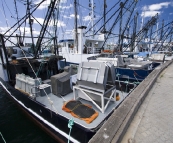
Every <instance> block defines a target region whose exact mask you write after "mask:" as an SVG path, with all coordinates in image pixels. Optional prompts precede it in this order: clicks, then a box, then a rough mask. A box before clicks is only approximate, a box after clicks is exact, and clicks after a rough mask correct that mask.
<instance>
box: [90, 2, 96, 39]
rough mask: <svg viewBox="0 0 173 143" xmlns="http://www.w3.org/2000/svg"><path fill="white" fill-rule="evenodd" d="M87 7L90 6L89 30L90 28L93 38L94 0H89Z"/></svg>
mask: <svg viewBox="0 0 173 143" xmlns="http://www.w3.org/2000/svg"><path fill="white" fill-rule="evenodd" d="M89 7H91V12H90V16H91V27H92V28H91V30H92V35H93V38H94V32H95V30H94V18H95V14H94V9H95V5H94V1H93V0H91V1H90V0H89Z"/></svg>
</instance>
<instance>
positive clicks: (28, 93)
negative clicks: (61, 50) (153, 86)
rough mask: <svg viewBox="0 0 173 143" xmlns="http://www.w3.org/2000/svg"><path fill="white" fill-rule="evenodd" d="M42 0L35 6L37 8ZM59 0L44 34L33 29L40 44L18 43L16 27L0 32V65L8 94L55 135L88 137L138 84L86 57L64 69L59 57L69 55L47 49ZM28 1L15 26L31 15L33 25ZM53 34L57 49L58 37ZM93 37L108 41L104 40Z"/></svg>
mask: <svg viewBox="0 0 173 143" xmlns="http://www.w3.org/2000/svg"><path fill="white" fill-rule="evenodd" d="M27 2H29V1H27ZM27 4H29V3H27ZM40 4H41V2H40V3H39V4H37V5H35V7H32V8H33V11H34V10H35V8H37V6H39V5H40ZM57 5H58V1H56V0H52V1H51V3H50V5H49V6H48V12H47V14H46V18H45V19H44V22H43V26H42V27H41V31H40V35H39V36H38V37H34V36H33V35H32V32H31V37H30V38H31V39H32V41H34V38H36V39H37V42H36V44H35V45H34V43H31V46H27V45H26V46H24V44H23V39H22V38H19V37H21V36H17V37H18V38H17V39H18V40H17V43H14V42H12V41H10V38H12V37H14V34H11V35H6V33H8V32H9V31H10V30H8V31H6V32H5V34H0V41H1V42H0V57H1V62H0V68H1V71H2V72H1V73H2V74H3V75H1V78H0V85H1V86H2V88H3V89H4V91H5V92H6V93H7V95H8V97H10V98H11V99H12V100H13V101H14V102H15V103H16V104H17V105H18V106H19V108H20V109H21V110H23V111H24V112H25V113H26V114H27V115H28V116H29V117H30V118H31V119H32V120H33V121H34V122H36V123H37V124H38V125H39V126H40V127H41V128H42V129H43V130H45V131H46V132H47V133H48V134H49V135H51V136H52V137H53V138H54V139H55V140H57V141H58V142H67V141H69V142H76V143H77V142H83V143H85V142H88V141H89V140H90V139H91V138H92V136H93V135H94V134H95V133H96V132H97V130H98V129H99V128H100V127H101V126H102V125H103V124H104V122H105V121H106V120H107V118H108V117H109V116H110V115H111V114H112V113H113V111H114V110H115V109H116V108H118V106H119V105H120V103H121V102H123V100H124V99H125V98H126V97H127V96H128V95H129V93H130V92H131V91H132V90H133V89H134V88H135V87H136V85H135V84H130V83H129V84H127V83H124V82H121V81H115V71H114V66H113V65H112V64H110V63H106V64H105V63H101V62H88V61H86V62H81V63H79V65H78V66H75V65H70V66H66V67H65V68H64V69H63V71H60V70H59V69H58V65H57V63H58V61H60V60H66V59H65V58H64V57H62V56H60V55H58V54H57V53H58V51H56V50H55V51H54V54H53V55H49V56H48V55H44V52H45V51H44V49H45V47H43V43H44V42H43V39H44V38H45V39H46V38H47V37H45V33H46V26H47V25H48V23H49V20H50V17H51V15H52V13H53V11H54V10H55V7H56V6H57ZM27 6H28V9H27V15H26V16H25V17H24V18H22V19H20V20H18V22H17V24H15V26H16V25H19V26H20V25H21V24H22V23H24V22H25V21H27V19H29V21H30V26H31V29H32V21H33V20H32V19H31V14H32V12H33V11H31V7H29V5H27ZM10 29H11V28H10ZM16 29H19V27H17V28H16ZM82 29H85V28H84V27H81V30H82ZM14 32H15V31H14ZM11 33H13V32H11ZM55 37H56V36H55ZM47 39H48V38H47ZM52 39H53V42H54V48H55V49H56V46H57V42H56V38H51V40H52ZM7 41H9V42H11V43H12V44H13V46H12V48H11V50H9V51H12V55H11V56H10V57H9V51H8V50H7V46H6V44H7ZM91 41H92V42H93V43H95V44H100V43H97V42H101V43H103V40H100V41H99V40H97V41H96V40H95V41H94V40H90V42H91ZM30 51H32V52H30ZM18 52H19V53H21V54H19V53H18ZM88 52H89V51H88ZM15 53H16V55H15ZM116 85H119V86H117V87H116Z"/></svg>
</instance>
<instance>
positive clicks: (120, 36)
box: [118, 2, 124, 52]
mask: <svg viewBox="0 0 173 143" xmlns="http://www.w3.org/2000/svg"><path fill="white" fill-rule="evenodd" d="M123 7H124V4H123V2H121V3H120V8H121V10H120V28H119V39H118V46H119V50H120V51H121V52H122V45H121V38H122V35H121V34H122V33H121V32H122V21H123V19H122V13H123Z"/></svg>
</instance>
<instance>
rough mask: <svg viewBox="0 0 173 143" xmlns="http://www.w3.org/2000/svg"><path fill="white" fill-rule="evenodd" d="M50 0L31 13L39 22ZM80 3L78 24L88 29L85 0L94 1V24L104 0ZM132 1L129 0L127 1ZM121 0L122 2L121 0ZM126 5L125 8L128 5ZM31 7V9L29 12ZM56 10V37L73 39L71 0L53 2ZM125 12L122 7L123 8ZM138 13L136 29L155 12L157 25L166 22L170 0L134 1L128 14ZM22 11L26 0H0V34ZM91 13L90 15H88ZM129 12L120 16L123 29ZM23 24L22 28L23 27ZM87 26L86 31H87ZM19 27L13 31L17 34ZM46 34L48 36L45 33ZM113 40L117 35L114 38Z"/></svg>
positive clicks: (171, 11)
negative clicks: (135, 2) (132, 10)
mask: <svg viewBox="0 0 173 143" xmlns="http://www.w3.org/2000/svg"><path fill="white" fill-rule="evenodd" d="M29 1H30V2H31V4H32V6H34V5H35V4H38V3H39V2H40V1H42V0H29ZM50 1H51V0H45V2H43V3H42V4H41V6H40V7H39V8H38V9H37V10H36V11H35V12H34V13H33V16H34V17H35V19H36V20H37V21H39V23H41V24H42V23H43V21H44V17H45V15H46V11H47V7H48V5H49V4H50ZM77 1H78V3H79V4H80V5H79V7H78V26H82V25H84V26H87V27H88V29H89V27H90V26H91V24H92V22H91V17H90V16H89V13H91V11H89V10H91V7H89V1H90V2H92V1H93V2H94V6H95V9H94V11H95V12H94V15H95V18H94V23H95V22H96V21H98V20H99V19H100V18H102V17H103V1H104V0H77ZM132 1H133V0H129V3H128V4H130V3H131V2H132ZM116 2H117V0H116V1H115V0H107V1H106V5H107V8H106V11H108V10H109V9H111V8H112V7H113V5H115V3H116ZM122 2H123V1H122ZM128 4H127V5H126V7H128ZM118 8H119V4H118V5H117V6H115V7H114V8H113V10H112V11H110V12H109V13H108V14H107V15H106V19H109V18H111V17H113V16H112V15H113V13H114V12H115V11H116V10H117V9H118ZM32 9H33V8H31V11H32ZM58 9H59V15H58V16H56V17H57V36H58V40H61V39H65V38H73V32H72V31H73V29H74V1H73V0H60V3H59V4H57V11H58ZM124 11H125V9H124ZM137 12H138V13H139V15H138V26H137V30H139V29H140V27H141V24H142V21H144V23H145V22H147V21H148V20H149V19H151V17H152V16H155V15H156V14H157V13H158V15H159V17H158V26H159V27H160V26H161V23H162V20H163V19H164V22H165V24H166V23H169V22H170V21H172V20H173V1H169V0H167V1H166V0H165V1H163V0H138V2H137V5H136V7H135V9H134V12H133V14H132V16H131V17H132V19H133V17H134V14H136V13H137ZM25 14H26V0H0V17H1V18H0V33H3V34H4V33H5V32H6V31H7V30H8V29H10V27H12V26H13V25H14V24H15V23H16V22H17V18H18V19H21V18H22V17H23V16H24V15H25ZM90 15H91V14H90ZM117 15H118V14H117V13H116V14H114V17H113V18H112V19H111V20H110V21H109V22H108V23H107V24H106V29H107V30H109V29H110V27H111V26H112V23H113V22H114V21H115V20H116V17H117ZM129 15H130V13H129V12H128V11H127V12H126V13H125V14H124V15H123V20H122V23H123V24H122V26H124V27H123V28H125V22H126V21H127V18H128V17H129ZM36 20H34V23H33V34H34V35H35V36H36V35H39V33H40V28H41V27H40V25H39V24H38V23H37V21H36ZM102 25H103V19H102V20H101V21H100V22H99V23H98V24H96V25H95V26H94V30H95V31H97V30H99V28H100V27H101V26H102ZM129 26H130V27H133V20H131V21H130V25H129ZM24 27H25V28H24ZM14 29H15V27H14V28H12V30H11V31H9V32H8V33H6V35H9V34H11V32H12V31H13V30H14ZM24 29H25V34H26V35H30V28H29V24H28V20H27V22H26V24H25V23H24V24H23V25H22V26H21V27H20V31H21V32H22V33H23V32H24ZM48 29H49V31H50V33H51V34H53V32H54V31H55V30H54V28H53V21H51V22H50V23H49V28H48ZM88 29H87V30H88ZM113 29H114V33H115V34H118V32H119V22H118V23H117V24H116V25H115V27H114V28H113ZM19 33H20V32H19V29H18V30H17V31H16V32H15V33H14V34H19ZM47 36H48V35H47ZM115 40H117V38H115ZM12 41H14V42H16V39H15V38H12Z"/></svg>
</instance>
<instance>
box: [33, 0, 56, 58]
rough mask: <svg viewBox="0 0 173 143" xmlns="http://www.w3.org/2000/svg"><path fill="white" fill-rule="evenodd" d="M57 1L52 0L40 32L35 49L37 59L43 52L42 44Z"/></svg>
mask: <svg viewBox="0 0 173 143" xmlns="http://www.w3.org/2000/svg"><path fill="white" fill-rule="evenodd" d="M56 1H57V0H51V2H50V5H49V6H48V11H47V13H46V17H45V19H44V22H43V26H42V27H41V30H40V35H39V37H38V40H37V43H36V47H35V49H36V53H35V58H37V56H38V51H39V50H41V42H42V40H43V37H44V34H45V31H46V29H47V26H48V23H49V20H50V18H51V16H52V13H53V11H54V9H55V6H56Z"/></svg>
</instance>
